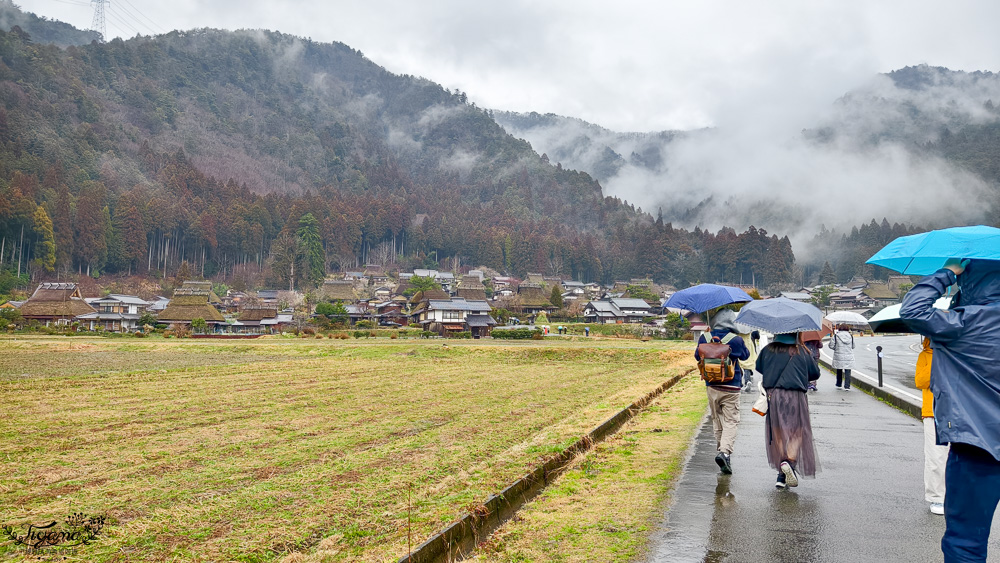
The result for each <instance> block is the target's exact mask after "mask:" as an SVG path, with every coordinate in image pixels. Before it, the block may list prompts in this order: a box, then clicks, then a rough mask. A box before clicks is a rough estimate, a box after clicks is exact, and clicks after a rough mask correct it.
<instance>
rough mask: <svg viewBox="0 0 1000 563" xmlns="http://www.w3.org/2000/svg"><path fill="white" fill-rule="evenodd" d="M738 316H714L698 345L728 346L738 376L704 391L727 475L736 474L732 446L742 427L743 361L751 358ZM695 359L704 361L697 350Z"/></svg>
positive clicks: (718, 458) (730, 313)
mask: <svg viewBox="0 0 1000 563" xmlns="http://www.w3.org/2000/svg"><path fill="white" fill-rule="evenodd" d="M735 321H736V313H735V312H734V311H732V310H730V309H723V310H721V311H719V312H718V313H716V314H715V316H713V317H712V332H710V333H708V335H705V334H703V335H701V338H699V339H698V344H702V343H704V342H708V341H709V339H711V338H712V337H715V336H717V337H719V339H720V340H722V341H723V342H725V343H726V344H728V345H729V359H730V360H732V362H733V372H734V373H735V376H734V377H733V379H732V380H730V381H727V382H725V383H709V382H707V381H706V382H705V385H706V387H705V392H706V393H708V406H709V409H710V410H711V412H712V425H713V428H714V430H715V445H716V449H717V450H718V453H717V454H715V463H716V464H718V466H719V469H721V470H722V472H723V473H725V474H727V475H728V474H730V473H732V472H733V466H732V463H731V456H732V454H733V444H735V443H736V430H737V428H738V427H739V425H740V391H741V390H742V388H743V369H742V368H741V367H740V360H746V359H748V358H749V357H750V350H749V349H748V348H747V346H746V343H744V342H743V339H742V338H740V336H739V331H737V329H736V322H735ZM694 359H696V360H701V357H700V356H699V355H698V349H697V347H696V348H695V350H694Z"/></svg>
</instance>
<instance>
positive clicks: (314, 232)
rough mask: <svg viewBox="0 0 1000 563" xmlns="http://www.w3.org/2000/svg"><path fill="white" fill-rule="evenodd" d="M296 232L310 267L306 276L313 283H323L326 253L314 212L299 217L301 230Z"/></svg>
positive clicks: (307, 264)
mask: <svg viewBox="0 0 1000 563" xmlns="http://www.w3.org/2000/svg"><path fill="white" fill-rule="evenodd" d="M295 234H296V236H298V239H299V243H300V244H301V251H302V252H303V253H304V254H305V265H306V267H307V268H308V270H307V271H306V272H304V277H305V278H306V279H308V280H309V281H310V282H311V283H312V284H313V285H319V284H321V283H323V279H324V278H325V277H326V254H325V253H324V252H323V240H322V239H321V238H320V236H319V227H318V222H317V221H316V218H315V217H314V216H313V214H312V213H306V214H305V215H303V216H302V218H301V219H299V230H298V231H296V233H295Z"/></svg>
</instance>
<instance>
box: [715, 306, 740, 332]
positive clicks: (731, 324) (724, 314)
mask: <svg viewBox="0 0 1000 563" xmlns="http://www.w3.org/2000/svg"><path fill="white" fill-rule="evenodd" d="M712 330H728V331H729V332H739V331H738V330H736V311H733V310H732V309H723V310H721V311H719V312H718V313H716V314H715V316H713V317H712Z"/></svg>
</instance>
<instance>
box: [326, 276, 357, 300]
mask: <svg viewBox="0 0 1000 563" xmlns="http://www.w3.org/2000/svg"><path fill="white" fill-rule="evenodd" d="M323 297H325V298H327V299H334V300H336V299H339V300H341V301H348V302H351V303H353V302H354V301H357V299H358V296H357V294H356V293H354V282H351V281H344V280H326V281H324V282H323Z"/></svg>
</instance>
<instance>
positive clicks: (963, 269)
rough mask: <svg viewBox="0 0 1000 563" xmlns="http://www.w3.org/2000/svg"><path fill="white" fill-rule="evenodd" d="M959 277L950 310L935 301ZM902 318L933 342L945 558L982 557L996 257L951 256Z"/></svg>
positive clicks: (999, 488) (996, 314)
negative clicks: (944, 450)
mask: <svg viewBox="0 0 1000 563" xmlns="http://www.w3.org/2000/svg"><path fill="white" fill-rule="evenodd" d="M955 283H958V286H959V292H958V297H957V299H956V301H955V303H953V304H952V307H951V309H950V310H940V309H935V308H934V306H933V305H934V301H936V300H937V299H938V298H939V297H941V296H942V295H944V294H945V293H946V291H947V290H948V287H949V286H951V285H954V284H955ZM900 317H901V318H902V319H903V320H904V321H905V322H906V324H908V325H909V326H910V328H911V329H913V330H914V331H916V332H918V333H920V334H922V335H924V336H926V337H928V338H930V339H931V342H932V344H933V347H934V362H933V364H932V366H931V391H932V392H933V393H934V418H935V420H936V421H937V443H938V444H940V445H945V444H951V452H950V453H949V454H948V463H947V466H946V468H945V487H946V489H947V491H948V494H947V495H946V496H945V500H944V516H945V523H946V527H945V533H944V537H943V538H942V539H941V550H942V551H943V552H944V560H945V563H952V562H958V561H963V562H964V561H986V550H987V543H988V541H989V536H990V526H991V524H992V521H993V513H994V511H995V510H996V507H997V504H998V502H1000V262H996V261H988V260H971V261H968V260H967V261H961V263H960V262H959V261H958V260H949V261H948V262H947V263H946V264H945V267H944V268H942V269H941V270H938V271H937V272H935V273H933V274H931V275H929V276H927V277H925V278H924V279H922V280H920V282H919V283H917V284H916V285H915V286H913V288H912V289H911V290H910V291H909V292H908V293H907V294H906V296H905V297H904V298H903V306H902V308H901V309H900Z"/></svg>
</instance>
